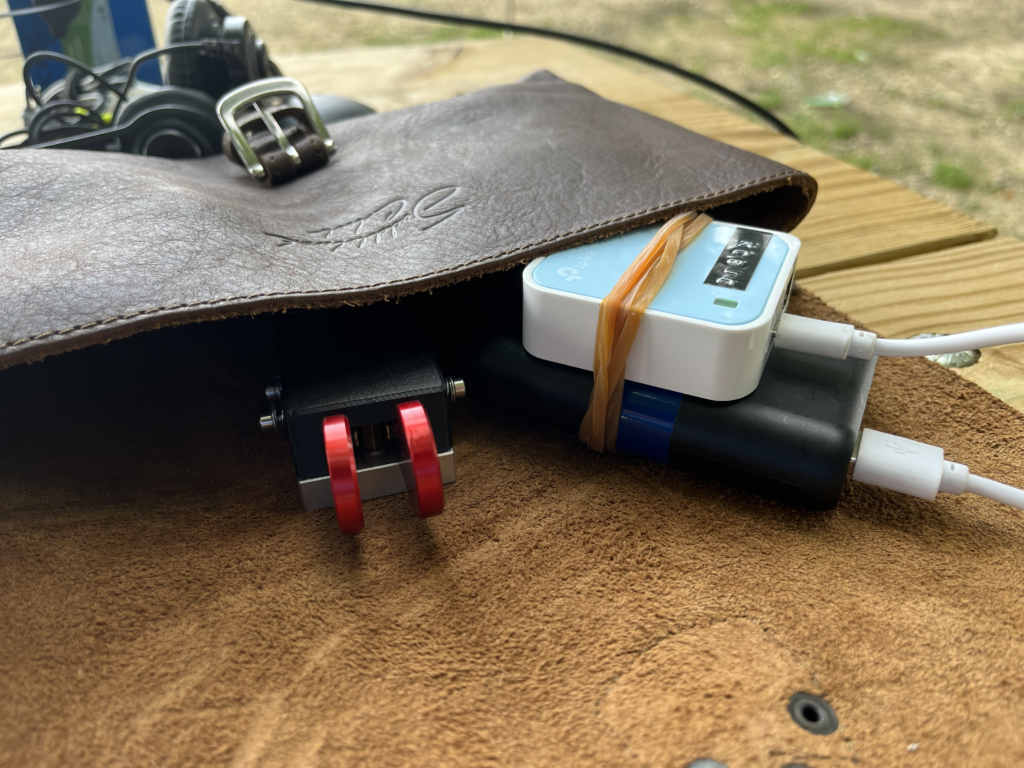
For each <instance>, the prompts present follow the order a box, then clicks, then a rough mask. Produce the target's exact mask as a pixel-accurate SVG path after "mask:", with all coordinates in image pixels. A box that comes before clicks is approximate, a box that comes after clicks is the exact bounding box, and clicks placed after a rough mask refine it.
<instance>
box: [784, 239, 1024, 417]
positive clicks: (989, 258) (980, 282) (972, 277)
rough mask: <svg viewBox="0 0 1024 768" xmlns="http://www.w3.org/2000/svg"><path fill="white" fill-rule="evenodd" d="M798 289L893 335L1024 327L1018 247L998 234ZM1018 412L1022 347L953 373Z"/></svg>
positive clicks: (1023, 407)
mask: <svg viewBox="0 0 1024 768" xmlns="http://www.w3.org/2000/svg"><path fill="white" fill-rule="evenodd" d="M801 284H802V285H803V286H804V287H805V288H807V289H809V290H811V291H813V292H814V293H816V294H818V296H820V297H821V298H822V299H824V300H825V301H827V302H828V303H829V304H831V305H832V306H833V307H835V308H836V309H841V310H842V311H843V312H846V313H848V314H849V315H850V316H851V317H854V318H856V320H857V321H859V322H861V323H864V324H865V325H866V326H867V327H869V328H871V330H873V331H875V332H877V333H879V334H882V335H884V336H888V337H892V338H907V337H909V336H914V335H916V334H918V333H957V332H959V331H971V330H975V329H977V328H987V327H989V326H992V325H1002V324H1004V323H1019V322H1024V243H1022V242H1020V241H1019V240H1015V239H1013V238H1009V237H1004V238H999V239H996V240H988V241H985V242H981V243H972V244H970V245H966V246H963V247H960V248H952V249H949V250H945V251H941V252H938V253H930V254H926V255H923V256H915V257H913V258H908V259H901V260H899V261H893V262H890V263H888V264H878V265H874V266H869V267H862V268H859V269H848V270H844V271H842V272H832V273H830V274H826V275H819V276H817V277H811V278H808V279H806V280H802V281H801ZM957 372H958V373H960V374H961V375H962V376H963V377H964V378H966V379H970V380H971V381H974V382H975V383H977V384H979V385H980V386H982V387H984V388H985V389H986V390H988V391H989V392H991V393H992V394H993V395H995V396H996V397H998V398H999V399H1001V400H1002V401H1003V402H1005V403H1008V404H1010V405H1012V406H1013V407H1014V408H1016V409H1017V410H1020V411H1024V344H1013V345H1010V346H1007V347H997V348H994V349H986V350H984V351H983V352H982V356H981V360H980V361H979V362H978V363H977V364H976V365H974V366H971V367H970V368H961V369H959V370H958V371H957Z"/></svg>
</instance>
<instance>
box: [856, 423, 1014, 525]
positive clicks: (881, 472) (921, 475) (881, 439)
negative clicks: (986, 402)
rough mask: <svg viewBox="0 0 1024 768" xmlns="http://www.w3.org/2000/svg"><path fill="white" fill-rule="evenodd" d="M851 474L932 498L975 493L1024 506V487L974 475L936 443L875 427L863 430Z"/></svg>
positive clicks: (920, 497)
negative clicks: (941, 494) (877, 430)
mask: <svg viewBox="0 0 1024 768" xmlns="http://www.w3.org/2000/svg"><path fill="white" fill-rule="evenodd" d="M850 477H851V478H852V479H853V480H856V481H857V482H859V483H866V484H868V485H875V486H878V487H879V488H888V489H889V490H891V491H899V492H900V493H905V494H907V495H909V496H916V497H917V498H919V499H928V500H929V501H931V500H932V499H934V498H935V496H936V495H937V494H939V493H951V494H953V495H955V496H958V495H960V494H961V493H974V494H977V495H978V496H984V497H985V498H987V499H993V500H995V501H998V502H1000V503H1002V504H1006V505H1008V506H1011V507H1016V508H1017V509H1024V490H1021V489H1019V488H1014V487H1013V486H1010V485H1004V484H1003V483H997V482H996V481H995V480H989V479H988V478H984V477H978V476H977V475H972V474H971V473H970V471H969V470H968V469H967V467H966V466H965V465H963V464H957V463H956V462H953V461H946V459H945V454H944V452H943V450H942V449H941V448H938V447H936V446H934V445H928V444H927V443H919V442H917V441H916V440H908V439H907V438H905V437H897V436H896V435H887V434H886V433H885V432H876V431H875V430H873V429H864V430H863V431H862V432H861V435H860V441H859V442H858V446H857V455H856V457H855V458H854V464H853V473H852V474H851V475H850Z"/></svg>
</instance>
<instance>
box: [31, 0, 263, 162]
mask: <svg viewBox="0 0 1024 768" xmlns="http://www.w3.org/2000/svg"><path fill="white" fill-rule="evenodd" d="M165 40H166V46H165V47H164V48H162V49H157V50H154V51H149V52H147V53H144V54H141V55H139V56H137V57H135V58H134V59H131V60H125V61H122V62H118V63H117V64H115V65H113V66H110V67H107V68H105V69H97V70H95V71H94V70H92V69H90V68H88V67H86V66H85V65H83V64H81V63H80V62H76V61H74V60H73V59H70V58H69V57H66V56H63V55H61V54H54V53H52V52H48V51H41V52H39V53H35V54H32V55H31V56H29V57H28V58H27V59H26V60H25V73H26V78H25V79H26V85H27V86H28V87H29V94H30V98H31V99H34V100H35V101H36V103H37V104H38V105H39V107H38V109H36V110H35V112H34V113H30V114H31V116H30V118H29V119H28V125H27V129H26V131H24V132H25V133H27V134H28V138H27V139H26V140H25V142H24V144H22V146H49V147H56V146H60V147H65V148H75V149H91V150H101V151H102V150H111V149H115V150H120V151H121V152H128V153H131V154H136V155H150V156H156V157H166V158H189V157H205V156H207V155H213V154H216V153H218V152H220V151H221V137H222V135H223V132H224V131H223V128H222V127H221V124H220V121H219V120H218V118H217V110H216V104H217V99H219V98H220V97H221V96H222V95H224V94H225V93H227V92H228V91H230V90H232V89H234V88H237V87H238V86H240V85H244V84H245V83H248V82H250V81H252V80H257V79H260V78H264V77H273V76H279V75H280V74H281V72H280V70H279V69H278V68H277V66H276V65H275V64H274V63H273V62H272V61H271V60H270V57H269V55H268V53H267V47H266V45H265V44H264V43H263V41H262V40H260V39H258V38H257V37H256V35H255V33H254V32H253V29H252V26H251V25H250V24H249V22H248V21H247V20H246V19H245V17H243V16H231V15H229V13H228V12H227V11H226V10H225V9H224V8H223V7H222V6H221V5H220V4H219V3H217V2H215V0H175V2H174V3H173V4H172V5H171V8H170V10H169V11H168V15H167V24H166V27H165ZM158 56H165V57H166V60H165V66H164V81H165V82H166V85H165V86H164V87H160V88H154V89H153V90H150V91H149V92H144V93H141V94H139V95H136V96H132V97H131V98H128V96H127V93H128V90H129V88H131V87H132V86H133V85H134V84H135V82H136V79H135V75H136V74H137V72H138V69H139V66H140V65H141V64H142V63H144V62H145V61H148V60H150V59H153V58H156V57H158ZM40 58H56V59H58V60H60V61H63V62H64V63H65V64H67V65H68V69H69V71H68V75H67V77H65V78H64V80H62V81H58V82H57V83H54V84H53V85H51V86H50V87H49V88H47V89H46V90H45V91H44V92H41V93H39V92H38V89H35V90H34V86H33V85H32V84H31V78H30V77H29V75H28V71H29V68H30V65H31V64H32V63H33V62H34V61H35V60H38V59H40ZM118 81H120V83H118ZM118 84H119V85H120V88H118V87H117V85H118ZM104 115H106V116H104Z"/></svg>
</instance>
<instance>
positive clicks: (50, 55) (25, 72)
mask: <svg viewBox="0 0 1024 768" xmlns="http://www.w3.org/2000/svg"><path fill="white" fill-rule="evenodd" d="M43 59H53V60H55V61H59V62H61V63H63V64H65V65H67V66H71V67H77V68H78V69H80V70H81V71H82V72H85V73H86V74H87V75H89V76H90V77H94V78H96V79H97V80H98V81H99V82H100V83H102V84H103V85H105V86H106V87H107V88H109V89H110V90H111V91H113V92H114V93H116V94H117V95H118V96H123V95H124V94H122V93H121V91H119V90H117V88H115V87H114V86H113V85H111V84H110V81H109V80H107V78H105V77H104V76H103V75H101V74H99V73H98V72H96V71H95V70H93V69H90V68H89V67H87V66H86V65H85V64H83V63H82V62H80V61H76V60H75V59H73V58H71V57H70V56H65V55H64V54H63V53H57V52H56V51H36V52H35V53H32V54H29V55H28V56H27V57H26V58H25V63H24V64H23V65H22V67H21V77H22V79H23V80H24V81H25V91H26V94H25V95H26V97H27V98H29V99H31V100H32V101H34V102H35V103H36V104H38V105H39V106H40V107H41V106H43V104H42V102H41V101H39V98H38V97H37V96H36V86H35V83H33V82H32V73H31V72H30V71H29V70H30V69H31V68H32V64H33V63H35V62H37V61H41V60H43ZM28 106H29V107H31V106H32V105H31V104H29V105H28Z"/></svg>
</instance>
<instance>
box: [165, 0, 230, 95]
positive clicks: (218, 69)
mask: <svg viewBox="0 0 1024 768" xmlns="http://www.w3.org/2000/svg"><path fill="white" fill-rule="evenodd" d="M221 22H222V17H221V15H220V14H219V13H218V12H217V8H216V7H214V5H213V4H212V3H210V2H208V0H174V3H173V4H172V5H171V8H170V10H168V12H167V24H166V26H165V27H164V40H165V43H166V44H167V45H173V44H175V43H191V42H195V41H198V40H203V39H206V38H220V37H221V36H222V34H223V32H222V27H221ZM164 80H165V81H166V82H167V84H168V85H172V86H176V87H179V88H194V89H195V90H198V91H205V92H206V93H208V94H210V96H212V97H213V98H215V99H217V98H220V97H221V96H222V95H223V94H224V93H226V92H227V91H229V90H230V89H231V88H232V86H231V82H230V79H229V77H228V67H227V64H226V63H225V62H224V61H222V60H220V59H216V58H214V57H212V56H201V55H200V54H199V53H198V52H196V51H185V52H182V53H172V54H168V56H167V63H166V65H165V72H164Z"/></svg>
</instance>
